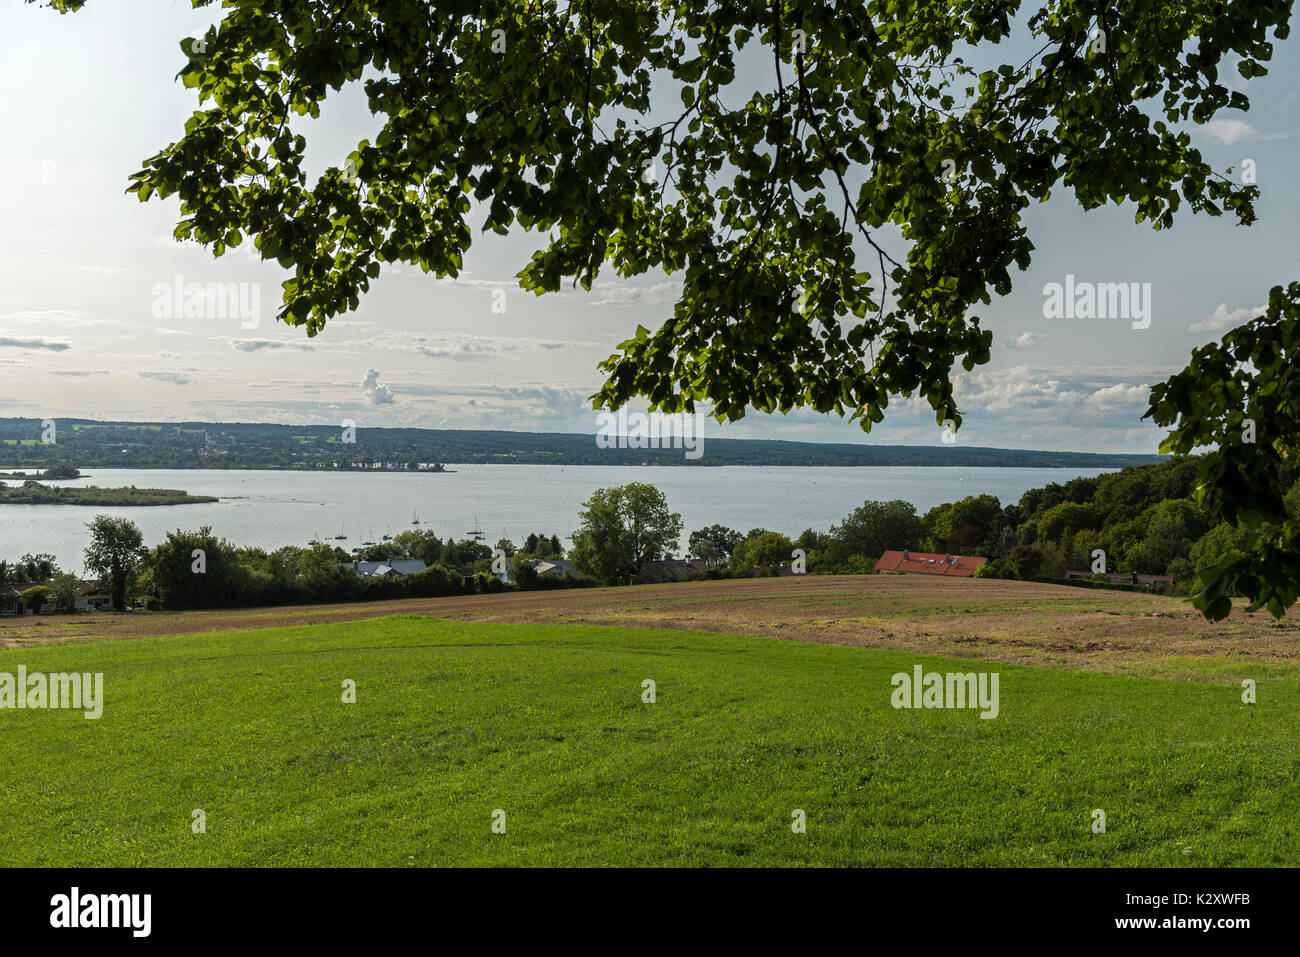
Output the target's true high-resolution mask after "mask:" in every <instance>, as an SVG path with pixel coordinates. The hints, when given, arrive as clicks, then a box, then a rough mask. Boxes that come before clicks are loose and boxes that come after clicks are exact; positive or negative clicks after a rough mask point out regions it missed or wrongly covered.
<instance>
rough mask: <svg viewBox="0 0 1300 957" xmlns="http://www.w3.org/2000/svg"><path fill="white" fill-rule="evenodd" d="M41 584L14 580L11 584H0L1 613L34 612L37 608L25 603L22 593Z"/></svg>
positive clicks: (29, 613)
mask: <svg viewBox="0 0 1300 957" xmlns="http://www.w3.org/2000/svg"><path fill="white" fill-rule="evenodd" d="M39 584H41V582H14V583H13V584H10V585H0V615H31V614H34V613H35V611H36V609H34V608H29V607H27V606H26V605H24V604H23V601H22V594H23V592H25V591H27V589H29V588H34V587H36V586H37V585H39Z"/></svg>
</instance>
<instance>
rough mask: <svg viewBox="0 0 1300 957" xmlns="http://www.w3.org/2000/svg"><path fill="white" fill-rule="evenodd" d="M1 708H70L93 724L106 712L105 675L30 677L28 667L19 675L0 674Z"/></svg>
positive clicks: (36, 675) (73, 673)
mask: <svg viewBox="0 0 1300 957" xmlns="http://www.w3.org/2000/svg"><path fill="white" fill-rule="evenodd" d="M0 708H17V709H25V708H33V709H38V708H70V709H73V710H81V711H85V712H86V713H85V714H84V715H83V717H85V718H87V719H89V720H92V721H93V720H95V719H97V718H99V717H100V716H101V715H103V713H104V674H103V672H99V671H97V672H95V673H94V674H91V673H90V672H86V673H85V674H79V673H78V672H75V671H74V672H72V673H71V674H65V673H63V672H58V673H56V674H50V675H46V674H42V673H41V672H39V671H33V672H32V673H31V674H28V673H27V666H26V665H19V666H18V674H17V675H13V674H10V673H9V672H7V671H0Z"/></svg>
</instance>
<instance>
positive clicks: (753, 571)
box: [749, 564, 808, 578]
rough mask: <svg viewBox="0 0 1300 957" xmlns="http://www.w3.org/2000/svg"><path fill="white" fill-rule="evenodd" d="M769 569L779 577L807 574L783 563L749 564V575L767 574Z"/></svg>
mask: <svg viewBox="0 0 1300 957" xmlns="http://www.w3.org/2000/svg"><path fill="white" fill-rule="evenodd" d="M769 570H770V571H772V572H773V573H774V574H775V575H776V576H777V577H779V578H786V577H788V576H790V575H806V574H808V573H807V572H806V571H805V572H797V571H795V570H794V568H793V566H791V565H784V564H782V565H751V566H750V569H749V573H750V575H753V576H758V575H765V574H767V572H768V571H769Z"/></svg>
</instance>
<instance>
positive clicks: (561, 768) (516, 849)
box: [0, 616, 1300, 866]
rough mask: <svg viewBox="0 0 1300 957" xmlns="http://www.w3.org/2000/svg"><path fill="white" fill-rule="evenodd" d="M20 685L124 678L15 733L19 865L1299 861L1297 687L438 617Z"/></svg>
mask: <svg viewBox="0 0 1300 957" xmlns="http://www.w3.org/2000/svg"><path fill="white" fill-rule="evenodd" d="M917 662H923V663H925V664H926V666H927V669H933V670H963V671H969V670H981V669H988V670H994V669H995V670H997V671H999V672H1000V674H1001V715H1000V716H999V717H998V718H997V719H995V720H981V719H979V717H978V714H977V712H975V711H939V710H930V711H924V710H916V711H895V710H893V709H892V708H891V707H890V704H889V693H890V690H891V689H890V685H889V678H890V675H892V674H893V673H894V672H896V671H909V670H910V669H911V667H912V665H913V664H915V663H917ZM20 663H21V664H25V665H26V666H27V667H28V669H29V670H41V671H59V670H74V669H75V670H79V671H103V672H104V673H105V685H106V698H107V703H106V707H105V713H104V717H103V718H102V719H100V720H99V721H88V720H85V719H84V718H82V716H81V714H80V713H79V712H59V711H44V712H40V711H0V768H3V771H2V772H0V863H3V864H71V865H84V864H102V865H110V864H113V865H144V864H151V865H181V864H199V865H214V864H221V865H231V864H324V865H343V864H366V865H371V864H373V865H388V866H402V865H429V864H529V865H543V864H632V865H636V864H645V865H649V864H661V863H668V864H778V865H784V864H794V865H798V864H872V865H972V864H1010V865H1046V864H1068V865H1112V864H1115V865H1188V864H1190V865H1209V864H1218V865H1239V864H1257V865H1281V864H1294V863H1295V862H1296V860H1297V857H1300V815H1297V814H1296V811H1297V804H1298V803H1300V802H1298V799H1297V778H1298V777H1300V755H1298V754H1297V750H1296V748H1295V737H1294V727H1295V723H1294V722H1295V715H1296V713H1297V705H1298V704H1300V691H1298V689H1297V684H1296V677H1297V675H1296V674H1295V672H1294V671H1289V672H1287V673H1286V674H1285V676H1278V677H1274V678H1268V679H1263V680H1261V681H1260V685H1259V703H1258V704H1255V705H1253V706H1248V705H1244V704H1242V703H1241V700H1240V689H1239V688H1235V687H1233V686H1229V685H1223V684H1208V683H1196V682H1172V681H1160V680H1153V679H1149V678H1139V677H1130V676H1116V675H1093V674H1083V673H1078V672H1073V671H1062V670H1049V669H1037V668H1024V667H1016V666H1013V665H1006V664H991V663H988V664H986V663H979V662H973V661H970V660H966V661H962V662H956V661H948V660H945V659H938V658H921V657H918V656H917V655H915V654H912V653H910V652H906V651H896V650H866V649H855V648H845V647H838V646H831V645H821V644H813V643H803V642H781V641H771V640H768V639H762V638H743V637H734V636H719V635H713V634H707V633H701V632H689V633H687V632H677V631H666V630H653V631H650V630H628V629H615V628H604V627H578V626H541V625H514V624H467V623H449V622H445V621H436V620H431V619H427V618H421V617H418V616H398V617H392V618H385V619H375V620H369V621H364V622H351V623H344V624H332V625H321V626H317V627H296V628H282V629H274V630H258V631H242V632H230V633H224V634H221V635H206V636H201V637H188V638H158V639H144V640H132V641H116V642H99V643H78V644H72V645H63V646H48V647H32V648H24V649H8V650H3V651H0V671H9V672H13V671H16V669H17V666H18V665H19V664H20ZM345 678H352V679H355V680H356V682H357V685H358V702H357V704H355V705H344V704H342V703H341V701H340V693H341V691H340V684H341V682H342V681H343V679H345ZM645 678H653V679H654V680H655V681H656V682H657V686H658V703H656V704H654V705H647V704H642V703H641V697H640V696H641V681H642V680H643V679H645ZM194 808H203V809H204V810H205V811H206V813H207V822H208V831H207V833H206V834H203V835H195V834H192V833H191V831H190V827H189V825H190V814H191V810H192V809H194ZM496 808H501V809H503V810H505V811H506V814H507V833H506V834H504V835H494V834H492V833H491V829H490V823H491V814H492V811H493V809H496ZM794 808H802V809H804V810H805V811H806V812H807V815H808V830H807V834H805V835H802V836H800V835H795V834H793V833H792V832H791V829H790V827H789V823H790V820H791V818H790V813H791V811H792V810H793V809H794ZM1094 808H1102V809H1104V810H1105V811H1106V814H1107V825H1108V831H1107V833H1106V834H1093V833H1091V831H1090V827H1089V825H1090V823H1091V813H1092V809H1094Z"/></svg>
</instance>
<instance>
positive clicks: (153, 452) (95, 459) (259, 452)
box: [0, 418, 1169, 474]
mask: <svg viewBox="0 0 1300 957" xmlns="http://www.w3.org/2000/svg"><path fill="white" fill-rule="evenodd" d="M57 426H58V428H57V436H58V440H57V443H55V442H51V443H49V444H45V443H43V442H42V441H41V436H42V434H43V433H42V429H41V420H37V419H24V418H0V461H5V462H6V467H8V468H25V469H40V468H46V467H50V466H60V465H62V466H72V467H75V468H83V469H90V468H100V469H103V468H113V469H117V468H137V469H222V470H236V471H249V470H258V469H265V470H274V471H294V472H400V473H409V474H416V473H422V472H436V471H439V470H440V469H441V470H443V471H448V470H450V469H449V468H448V467H450V466H464V465H560V466H566V467H567V466H574V467H577V466H583V465H604V466H622V467H638V466H656V465H657V466H673V467H687V466H690V467H695V466H704V467H710V468H722V467H726V466H741V467H778V466H780V467H794V468H871V467H885V468H889V467H899V468H901V467H918V468H945V467H948V468H1047V469H1051V468H1084V469H1090V468H1091V469H1122V468H1127V467H1129V466H1138V465H1151V464H1155V463H1158V462H1162V461H1165V460H1166V459H1168V458H1169V456H1162V455H1158V454H1138V453H1130V452H1123V453H1108V452H1074V451H1061V450H1037V449H998V448H990V447H986V446H975V445H966V444H964V443H963V442H961V441H960V439H958V440H957V441H943V440H944V439H951V438H952V437H953V434H950V433H942V434H936V435H935V438H934V441H933V442H931V443H928V444H924V445H883V444H882V445H872V444H865V443H855V442H837V443H826V442H800V441H792V440H788V439H739V438H720V437H719V438H714V437H711V436H708V435H702V434H700V435H696V434H692V435H690V436H687V435H685V434H673V433H672V431H671V430H669V431H667V432H665V433H664V434H662V435H660V434H657V433H655V434H648V435H640V434H628V435H623V434H620V435H617V436H607V435H603V434H602V435H597V434H594V433H593V434H581V433H566V432H508V431H499V430H485V429H417V428H378V427H376V428H367V427H364V426H363V427H356V426H353V425H352V424H351V423H350V421H349V423H348V426H347V427H346V428H343V429H340V428H339V427H335V426H329V425H276V424H257V423H220V422H107V421H99V420H93V419H73V418H67V419H59V420H58V421H57ZM936 432H937V433H939V432H941V430H936ZM420 465H423V466H425V468H423V469H421V468H419V466H420Z"/></svg>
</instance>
